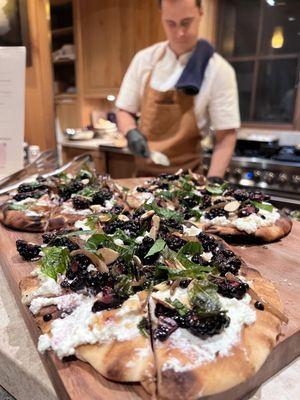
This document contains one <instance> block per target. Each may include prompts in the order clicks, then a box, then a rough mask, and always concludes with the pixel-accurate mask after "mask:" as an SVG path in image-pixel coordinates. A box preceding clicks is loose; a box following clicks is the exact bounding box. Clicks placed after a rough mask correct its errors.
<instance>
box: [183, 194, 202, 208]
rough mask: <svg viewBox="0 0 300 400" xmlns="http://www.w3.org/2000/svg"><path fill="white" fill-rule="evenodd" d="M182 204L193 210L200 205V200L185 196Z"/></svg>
mask: <svg viewBox="0 0 300 400" xmlns="http://www.w3.org/2000/svg"><path fill="white" fill-rule="evenodd" d="M181 203H182V205H183V206H184V207H186V208H193V207H196V206H197V205H198V204H199V200H198V198H197V197H196V196H185V197H184V198H183V199H182V200H181Z"/></svg>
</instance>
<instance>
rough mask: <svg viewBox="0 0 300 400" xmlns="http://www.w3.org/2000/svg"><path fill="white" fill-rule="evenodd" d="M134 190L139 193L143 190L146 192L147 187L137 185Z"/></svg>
mask: <svg viewBox="0 0 300 400" xmlns="http://www.w3.org/2000/svg"><path fill="white" fill-rule="evenodd" d="M136 191H137V192H139V193H143V192H148V189H147V188H144V187H142V186H138V187H137V188H136Z"/></svg>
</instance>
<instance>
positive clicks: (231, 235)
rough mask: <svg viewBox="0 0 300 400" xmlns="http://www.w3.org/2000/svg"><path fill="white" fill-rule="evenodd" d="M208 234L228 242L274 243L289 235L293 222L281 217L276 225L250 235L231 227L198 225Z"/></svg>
mask: <svg viewBox="0 0 300 400" xmlns="http://www.w3.org/2000/svg"><path fill="white" fill-rule="evenodd" d="M198 225H199V226H201V227H202V229H203V230H204V231H205V232H206V233H212V234H215V235H218V236H221V237H223V238H225V239H227V240H230V239H236V240H237V239H240V240H244V239H246V238H248V239H249V240H253V241H257V242H267V243H269V242H274V241H276V240H279V239H282V238H283V237H284V236H286V235H288V234H289V233H290V231H291V229H292V225H293V223H292V221H291V219H290V218H288V217H286V216H283V215H282V216H281V217H280V218H279V219H278V220H277V221H276V222H275V224H274V225H271V226H264V227H260V228H258V229H257V231H256V232H254V233H252V234H249V233H247V232H245V231H241V230H239V229H237V228H235V227H231V226H219V225H209V226H207V225H205V224H198Z"/></svg>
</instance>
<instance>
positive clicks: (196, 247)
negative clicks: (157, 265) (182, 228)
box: [178, 242, 203, 256]
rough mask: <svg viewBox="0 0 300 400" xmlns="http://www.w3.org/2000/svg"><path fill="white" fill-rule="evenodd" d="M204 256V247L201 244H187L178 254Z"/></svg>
mask: <svg viewBox="0 0 300 400" xmlns="http://www.w3.org/2000/svg"><path fill="white" fill-rule="evenodd" d="M197 253H199V254H202V253H203V247H202V245H201V243H200V242H187V243H186V244H185V245H184V246H182V247H181V249H180V250H179V252H178V255H180V254H188V255H191V256H193V255H194V254H197Z"/></svg>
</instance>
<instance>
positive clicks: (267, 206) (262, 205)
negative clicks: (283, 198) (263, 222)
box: [251, 200, 274, 212]
mask: <svg viewBox="0 0 300 400" xmlns="http://www.w3.org/2000/svg"><path fill="white" fill-rule="evenodd" d="M251 203H252V204H253V205H254V206H255V207H257V208H259V209H260V210H265V211H269V212H272V211H273V208H274V207H273V206H272V204H265V203H260V202H259V201H254V200H252V201H251Z"/></svg>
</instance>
